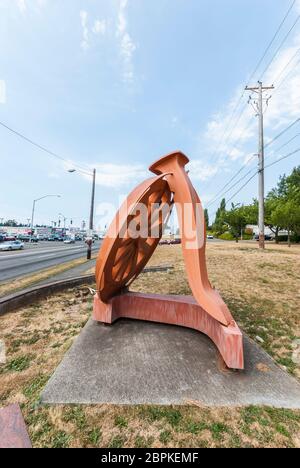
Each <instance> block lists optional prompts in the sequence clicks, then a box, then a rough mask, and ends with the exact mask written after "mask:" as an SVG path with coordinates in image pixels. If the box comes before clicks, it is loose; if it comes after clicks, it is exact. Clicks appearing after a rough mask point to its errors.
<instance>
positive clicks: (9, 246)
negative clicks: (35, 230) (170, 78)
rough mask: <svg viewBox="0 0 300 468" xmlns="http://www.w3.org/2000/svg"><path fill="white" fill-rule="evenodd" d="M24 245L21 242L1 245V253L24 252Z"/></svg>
mask: <svg viewBox="0 0 300 468" xmlns="http://www.w3.org/2000/svg"><path fill="white" fill-rule="evenodd" d="M23 249H24V244H23V242H20V241H11V242H4V243H3V244H0V252H1V251H5V250H9V251H11V250H23Z"/></svg>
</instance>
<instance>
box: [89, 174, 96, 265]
mask: <svg viewBox="0 0 300 468" xmlns="http://www.w3.org/2000/svg"><path fill="white" fill-rule="evenodd" d="M95 187H96V169H94V170H93V185H92V198H91V209H90V224H89V229H90V236H91V240H89V239H88V241H87V246H88V249H87V260H91V258H92V245H93V229H94V207H95Z"/></svg>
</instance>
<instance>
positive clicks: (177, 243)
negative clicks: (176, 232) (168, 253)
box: [170, 239, 181, 245]
mask: <svg viewBox="0 0 300 468" xmlns="http://www.w3.org/2000/svg"><path fill="white" fill-rule="evenodd" d="M170 244H171V245H180V244H181V239H173V240H171V241H170Z"/></svg>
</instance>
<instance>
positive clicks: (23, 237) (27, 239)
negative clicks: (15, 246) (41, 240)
mask: <svg viewBox="0 0 300 468" xmlns="http://www.w3.org/2000/svg"><path fill="white" fill-rule="evenodd" d="M17 240H19V241H21V242H30V236H29V234H19V235H18V237H17Z"/></svg>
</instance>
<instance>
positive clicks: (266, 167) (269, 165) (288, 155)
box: [226, 148, 300, 203]
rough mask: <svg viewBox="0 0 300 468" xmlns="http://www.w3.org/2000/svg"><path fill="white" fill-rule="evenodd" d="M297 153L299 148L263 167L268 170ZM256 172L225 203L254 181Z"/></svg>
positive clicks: (299, 150)
mask: <svg viewBox="0 0 300 468" xmlns="http://www.w3.org/2000/svg"><path fill="white" fill-rule="evenodd" d="M299 152H300V148H298V149H296V150H295V151H292V152H291V153H289V154H287V155H286V156H282V157H281V158H279V159H277V160H276V161H274V162H273V163H271V164H268V165H267V166H265V169H268V168H269V167H272V166H275V164H278V163H279V162H281V161H284V160H285V159H288V158H290V157H291V156H294V154H297V153H299ZM258 172H259V171H256V172H255V174H253V176H252V177H250V179H248V180H247V182H246V183H245V184H244V185H243V186H242V187H240V188H239V189H238V190H237V192H235V194H234V195H232V197H231V198H230V199H229V200H227V201H226V203H229V202H231V201H232V200H233V199H234V197H235V196H236V195H238V194H239V193H240V192H241V191H242V190H243V189H244V188H245V187H246V186H247V185H248V184H249V183H250V182H251V180H253V179H254V177H255V176H256V175H257V174H258Z"/></svg>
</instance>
